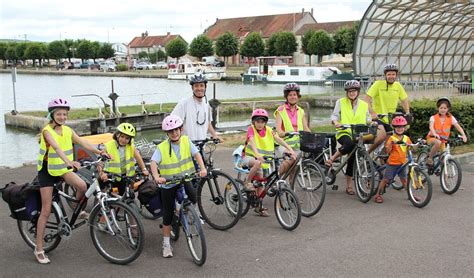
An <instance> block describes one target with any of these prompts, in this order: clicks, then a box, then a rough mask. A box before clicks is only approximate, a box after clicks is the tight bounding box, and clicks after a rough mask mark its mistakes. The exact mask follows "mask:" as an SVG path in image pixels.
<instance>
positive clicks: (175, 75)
mask: <svg viewBox="0 0 474 278" xmlns="http://www.w3.org/2000/svg"><path fill="white" fill-rule="evenodd" d="M196 73H202V74H204V75H205V76H206V78H207V80H222V79H223V78H225V76H226V75H225V67H212V66H206V64H204V63H202V62H180V63H178V65H177V66H176V68H173V69H169V70H168V79H178V80H187V79H189V77H190V76H192V75H194V74H196Z"/></svg>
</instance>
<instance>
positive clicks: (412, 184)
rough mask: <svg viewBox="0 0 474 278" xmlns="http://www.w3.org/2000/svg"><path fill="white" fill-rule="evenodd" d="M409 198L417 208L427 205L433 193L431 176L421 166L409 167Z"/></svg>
mask: <svg viewBox="0 0 474 278" xmlns="http://www.w3.org/2000/svg"><path fill="white" fill-rule="evenodd" d="M407 186H408V190H407V192H408V199H409V200H410V202H411V203H412V204H413V205H414V206H415V207H417V208H422V207H424V206H426V205H427V204H428V203H429V202H430V200H431V195H432V194H433V185H432V184H431V179H430V176H429V175H428V174H427V173H426V172H425V171H423V170H422V169H421V168H420V167H418V166H415V167H411V168H409V169H408V185H407Z"/></svg>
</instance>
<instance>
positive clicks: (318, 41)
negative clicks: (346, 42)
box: [307, 31, 334, 62]
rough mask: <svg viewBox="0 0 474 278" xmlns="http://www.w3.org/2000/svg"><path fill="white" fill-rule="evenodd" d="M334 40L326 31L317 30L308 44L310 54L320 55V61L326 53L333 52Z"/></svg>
mask: <svg viewBox="0 0 474 278" xmlns="http://www.w3.org/2000/svg"><path fill="white" fill-rule="evenodd" d="M333 49H334V40H333V39H332V38H331V36H330V35H329V34H328V33H327V32H326V31H317V32H315V33H314V34H313V36H312V37H311V39H310V40H309V42H308V45H307V51H308V54H309V55H318V62H321V59H322V57H323V56H324V55H329V54H331V53H332V52H333Z"/></svg>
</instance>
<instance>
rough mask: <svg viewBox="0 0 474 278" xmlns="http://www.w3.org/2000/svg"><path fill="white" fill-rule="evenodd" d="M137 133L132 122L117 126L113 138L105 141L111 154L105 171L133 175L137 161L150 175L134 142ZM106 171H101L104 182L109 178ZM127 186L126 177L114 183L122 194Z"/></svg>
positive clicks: (145, 173) (106, 148)
mask: <svg viewBox="0 0 474 278" xmlns="http://www.w3.org/2000/svg"><path fill="white" fill-rule="evenodd" d="M135 135H136V130H135V127H134V126H133V125H132V124H129V123H121V124H120V125H118V126H117V130H116V131H115V133H114V135H113V139H112V140H110V141H109V142H107V143H105V151H106V152H107V153H108V154H109V155H110V156H111V160H109V161H108V162H107V163H106V164H105V167H104V171H106V172H109V173H112V174H117V175H126V176H127V177H133V176H135V161H136V162H137V163H138V166H139V167H140V169H141V170H142V173H143V175H145V176H148V170H147V169H146V167H145V163H144V162H143V159H142V156H141V155H140V152H139V151H138V150H137V149H136V148H135V145H134V143H133V138H134V137H135ZM104 171H100V178H101V180H102V182H106V181H107V180H108V177H107V174H106V173H105V172H104ZM126 186H127V185H126V184H125V179H122V180H120V181H118V182H117V183H116V184H113V187H117V188H118V192H119V194H120V195H123V193H124V192H125V187H126Z"/></svg>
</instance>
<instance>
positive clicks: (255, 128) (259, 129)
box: [242, 109, 296, 216]
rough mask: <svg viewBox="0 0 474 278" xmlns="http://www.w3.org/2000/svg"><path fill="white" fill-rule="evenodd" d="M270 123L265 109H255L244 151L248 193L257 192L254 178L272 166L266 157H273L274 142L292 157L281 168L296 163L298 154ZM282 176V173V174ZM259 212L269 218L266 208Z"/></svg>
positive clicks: (286, 167)
mask: <svg viewBox="0 0 474 278" xmlns="http://www.w3.org/2000/svg"><path fill="white" fill-rule="evenodd" d="M267 122H268V113H267V111H266V110H265V109H255V110H254V111H253V113H252V124H251V125H250V126H249V128H248V129H247V140H246V142H245V148H244V151H243V155H242V157H243V159H242V165H243V166H246V167H248V168H249V169H250V171H249V174H248V176H247V178H246V179H245V181H244V184H245V188H246V190H248V191H255V188H254V186H253V184H252V178H253V177H254V176H255V175H259V176H262V172H261V169H262V168H263V169H268V168H269V167H270V165H268V164H267V163H264V162H265V160H264V158H263V157H264V156H273V152H274V150H275V145H274V141H276V142H277V143H278V144H280V145H281V146H283V147H285V149H286V150H287V152H288V153H289V154H290V155H291V160H285V161H284V162H283V164H282V165H281V168H283V167H285V168H284V169H288V166H287V165H285V164H288V165H291V163H294V162H295V160H296V154H295V152H294V151H293V149H292V148H291V147H290V146H289V145H288V144H287V143H286V142H285V141H284V140H283V139H282V138H281V137H279V136H278V134H276V133H274V132H273V131H272V129H271V128H270V127H268V126H267V125H266V124H267ZM280 174H281V173H280ZM261 190H263V188H259V189H258V190H257V194H260V193H261ZM255 212H257V214H258V215H260V216H268V212H267V209H266V208H261V209H259V210H258V211H255Z"/></svg>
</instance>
